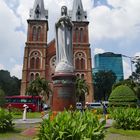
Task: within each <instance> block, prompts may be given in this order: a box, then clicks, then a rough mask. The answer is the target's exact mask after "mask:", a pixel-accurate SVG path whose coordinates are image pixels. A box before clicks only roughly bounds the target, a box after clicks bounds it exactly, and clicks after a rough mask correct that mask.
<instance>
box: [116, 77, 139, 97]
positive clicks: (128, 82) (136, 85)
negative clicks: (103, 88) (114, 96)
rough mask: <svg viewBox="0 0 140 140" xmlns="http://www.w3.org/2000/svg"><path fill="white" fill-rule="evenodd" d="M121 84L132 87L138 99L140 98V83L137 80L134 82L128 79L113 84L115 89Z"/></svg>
mask: <svg viewBox="0 0 140 140" xmlns="http://www.w3.org/2000/svg"><path fill="white" fill-rule="evenodd" d="M120 85H126V86H128V87H130V88H131V89H133V91H134V92H135V95H136V96H137V97H138V99H140V84H139V83H137V82H134V81H133V80H131V79H126V80H123V81H120V82H118V83H116V84H114V85H113V89H115V88H116V87H118V86H120Z"/></svg>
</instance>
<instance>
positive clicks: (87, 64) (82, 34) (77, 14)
mask: <svg viewBox="0 0 140 140" xmlns="http://www.w3.org/2000/svg"><path fill="white" fill-rule="evenodd" d="M69 16H70V18H71V20H72V22H73V24H74V28H73V50H74V66H75V73H76V75H77V77H79V78H83V79H85V80H86V82H87V84H88V86H89V95H87V96H86V97H85V101H86V102H92V101H93V82H92V62H91V49H90V44H89V33H88V25H89V22H88V20H87V12H86V11H84V8H83V4H82V1H81V0H74V1H73V9H72V10H71V11H69Z"/></svg>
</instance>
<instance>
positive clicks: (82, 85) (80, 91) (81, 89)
mask: <svg viewBox="0 0 140 140" xmlns="http://www.w3.org/2000/svg"><path fill="white" fill-rule="evenodd" d="M75 86H76V100H77V102H82V104H83V105H84V104H85V96H86V95H88V94H89V88H88V85H87V82H86V80H84V79H82V78H77V79H76V85H75Z"/></svg>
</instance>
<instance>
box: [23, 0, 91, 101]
mask: <svg viewBox="0 0 140 140" xmlns="http://www.w3.org/2000/svg"><path fill="white" fill-rule="evenodd" d="M60 12H61V11H60ZM68 14H69V16H70V18H71V20H72V22H73V25H74V26H73V63H74V68H75V74H76V75H77V77H81V78H84V79H85V80H86V81H87V83H88V85H89V91H90V92H89V95H88V96H87V97H86V101H87V102H92V101H93V82H92V66H91V65H92V63H91V50H90V44H89V35H88V25H89V22H88V21H87V12H86V11H84V9H83V5H82V2H81V0H74V2H73V9H72V10H71V11H69V13H68ZM27 22H28V32H27V42H26V46H25V52H24V64H23V71H22V83H21V95H25V91H26V88H27V86H28V84H29V82H30V81H31V80H34V79H36V77H38V76H40V77H43V78H45V79H47V80H49V81H50V84H51V87H52V88H53V85H52V76H53V75H54V71H55V65H56V56H55V55H56V48H55V39H53V40H52V41H51V42H48V41H47V36H48V31H49V27H48V26H49V22H48V11H47V10H45V8H44V1H43V0H35V3H34V6H33V9H31V10H30V18H29V19H28V20H27ZM54 26H55V23H54ZM50 31H51V29H50Z"/></svg>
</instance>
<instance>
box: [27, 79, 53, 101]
mask: <svg viewBox="0 0 140 140" xmlns="http://www.w3.org/2000/svg"><path fill="white" fill-rule="evenodd" d="M51 92H52V90H51V88H50V85H49V82H48V81H47V80H46V79H44V78H40V77H38V78H37V79H36V80H33V81H31V83H30V84H29V86H28V88H27V90H26V94H28V95H32V96H42V97H43V98H44V101H46V100H47V99H49V95H50V93H51Z"/></svg>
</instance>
